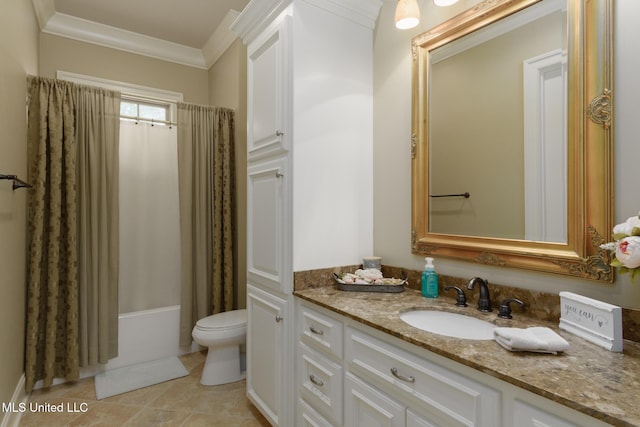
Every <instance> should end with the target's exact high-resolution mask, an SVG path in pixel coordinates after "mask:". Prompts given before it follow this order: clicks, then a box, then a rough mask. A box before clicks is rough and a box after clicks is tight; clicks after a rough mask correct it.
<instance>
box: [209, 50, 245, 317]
mask: <svg viewBox="0 0 640 427" xmlns="http://www.w3.org/2000/svg"><path fill="white" fill-rule="evenodd" d="M209 103H210V104H211V105H215V106H217V107H227V108H232V109H234V110H235V112H236V115H235V125H236V188H237V194H238V198H237V212H238V215H237V221H238V230H237V239H236V241H237V260H238V263H237V264H236V271H237V277H238V284H237V292H238V293H237V298H238V308H244V307H245V306H246V299H247V292H246V291H247V286H246V283H247V272H246V268H247V257H246V253H247V235H246V230H247V198H246V197H245V195H246V194H247V161H246V159H247V125H246V123H247V48H246V46H245V45H244V44H242V42H241V41H240V40H239V39H238V40H236V41H235V42H234V43H233V45H231V47H229V49H227V51H226V52H225V53H224V55H222V56H221V57H220V59H218V61H216V63H215V64H214V65H213V66H212V67H211V68H210V69H209Z"/></svg>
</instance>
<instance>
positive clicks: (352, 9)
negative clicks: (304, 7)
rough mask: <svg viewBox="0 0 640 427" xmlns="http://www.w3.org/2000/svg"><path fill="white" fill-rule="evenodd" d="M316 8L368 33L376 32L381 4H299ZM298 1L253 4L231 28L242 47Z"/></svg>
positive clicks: (358, 0)
mask: <svg viewBox="0 0 640 427" xmlns="http://www.w3.org/2000/svg"><path fill="white" fill-rule="evenodd" d="M301 1H304V2H306V3H308V4H311V5H313V6H315V7H318V8H320V9H323V10H325V11H328V12H330V13H333V14H334V15H338V16H341V17H343V18H346V19H349V20H351V21H353V22H355V23H357V24H359V25H362V26H364V27H366V28H368V29H371V30H373V29H375V26H376V20H377V19H378V14H379V13H380V8H381V7H382V0H301ZM296 2H297V0H252V1H251V2H250V3H249V4H248V5H247V7H245V8H244V10H243V11H242V12H241V13H240V15H239V16H238V19H236V20H235V22H234V23H233V24H232V25H231V30H232V31H234V32H235V33H236V34H238V36H239V37H240V38H242V40H243V41H244V43H245V44H248V43H250V42H251V41H252V40H253V39H255V37H256V36H257V35H258V34H260V32H261V31H262V30H264V29H265V28H266V27H267V26H268V24H269V23H270V22H271V21H272V20H273V18H275V17H276V16H278V15H279V14H280V13H282V11H284V10H285V9H286V8H287V7H288V6H290V5H291V4H293V5H294V7H295V3H296Z"/></svg>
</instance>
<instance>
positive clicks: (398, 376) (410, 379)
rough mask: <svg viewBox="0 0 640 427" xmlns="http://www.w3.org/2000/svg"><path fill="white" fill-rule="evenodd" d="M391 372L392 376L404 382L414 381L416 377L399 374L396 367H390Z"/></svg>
mask: <svg viewBox="0 0 640 427" xmlns="http://www.w3.org/2000/svg"><path fill="white" fill-rule="evenodd" d="M391 373H392V374H393V376H394V377H396V378H397V379H399V380H401V381H405V382H408V383H414V382H416V379H415V378H414V377H412V376H408V377H405V376H404V375H400V374H399V373H398V370H397V369H396V368H391Z"/></svg>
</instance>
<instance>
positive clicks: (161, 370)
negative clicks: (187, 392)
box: [94, 356, 189, 400]
mask: <svg viewBox="0 0 640 427" xmlns="http://www.w3.org/2000/svg"><path fill="white" fill-rule="evenodd" d="M187 375H189V372H188V371H187V369H186V368H185V367H184V365H183V364H182V362H180V360H179V359H178V358H177V357H175V356H174V357H167V358H165V359H158V360H153V361H151V362H144V363H138V364H137V365H131V366H124V367H122V368H118V369H112V370H110V371H106V372H102V373H100V374H97V375H96V376H95V377H94V380H95V384H96V397H97V398H98V400H100V399H104V398H106V397H111V396H115V395H116V394H121V393H126V392H128V391H133V390H137V389H139V388H143V387H149V386H150V385H154V384H160V383H162V382H165V381H169V380H173V379H176V378H180V377H185V376H187Z"/></svg>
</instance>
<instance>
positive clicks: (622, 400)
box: [294, 286, 640, 426]
mask: <svg viewBox="0 0 640 427" xmlns="http://www.w3.org/2000/svg"><path fill="white" fill-rule="evenodd" d="M294 295H296V296H297V297H299V298H301V299H304V300H307V301H310V302H312V303H315V304H317V305H319V306H322V307H324V308H327V309H329V310H331V311H334V312H336V313H338V314H341V315H343V316H346V317H348V318H351V319H353V320H355V321H357V322H360V323H362V324H365V325H367V326H370V327H373V328H375V329H378V330H380V331H383V332H386V333H388V334H390V335H392V336H394V337H397V338H400V339H402V340H404V341H407V342H409V343H412V344H415V345H417V346H419V347H422V348H425V349H426V350H429V351H431V352H433V353H436V354H439V355H441V356H444V357H446V358H448V359H451V360H454V361H456V362H459V363H461V364H463V365H466V366H469V367H471V368H474V369H477V370H479V371H481V372H484V373H486V374H488V375H491V376H493V377H496V378H499V379H501V380H503V381H505V382H508V383H511V384H513V385H516V386H518V387H520V388H523V389H525V390H528V391H530V392H532V393H535V394H538V395H540V396H543V397H545V398H548V399H550V400H553V401H555V402H557V403H560V404H563V405H565V406H568V407H570V408H573V409H575V410H577V411H579V412H582V413H584V414H587V415H590V416H592V417H594V418H597V419H600V420H602V421H604V422H607V423H609V424H612V425H616V426H638V425H640V344H638V343H636V342H632V341H625V342H624V352H623V353H614V352H610V351H608V350H605V349H604V348H602V347H599V346H596V345H595V344H592V343H590V342H588V341H586V340H584V339H582V338H579V337H577V336H575V335H572V334H570V333H568V332H566V331H562V330H559V329H558V327H557V326H558V325H557V323H556V324H553V323H550V322H547V321H544V320H539V319H532V318H528V317H527V316H525V315H524V314H522V313H520V312H519V309H518V308H517V307H515V308H514V311H513V317H514V318H513V319H512V320H507V319H498V318H497V316H496V314H497V313H496V312H495V311H494V312H493V313H487V314H485V313H481V312H479V311H477V310H476V309H475V307H472V306H471V305H470V306H469V307H456V306H455V305H454V304H455V300H454V299H452V298H449V297H439V298H437V299H428V298H424V297H422V295H421V293H420V292H419V291H416V290H414V289H406V290H405V291H404V292H401V293H374V292H343V291H340V290H338V289H337V288H336V287H334V286H326V287H319V288H313V289H304V290H297V291H295V292H294ZM416 308H431V309H439V310H446V311H452V312H462V313H465V314H467V315H470V316H474V317H478V318H481V319H483V320H487V321H490V322H492V323H494V324H496V326H506V327H516V328H526V327H530V326H548V327H550V328H552V329H553V330H555V331H556V332H558V333H559V334H560V335H561V336H562V337H563V338H564V339H566V340H567V341H568V342H569V345H570V347H569V349H568V350H567V351H565V352H563V353H560V354H558V355H551V354H541V353H530V352H510V351H507V350H506V349H504V348H502V347H501V346H500V345H498V344H497V343H496V342H495V341H492V340H487V341H477V340H465V339H459V338H449V337H446V336H443V335H436V334H432V333H429V332H423V331H421V330H419V329H416V328H414V327H412V326H409V325H407V324H406V323H404V322H403V321H402V320H400V318H399V316H398V314H399V313H402V312H404V311H408V310H412V309H416Z"/></svg>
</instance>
